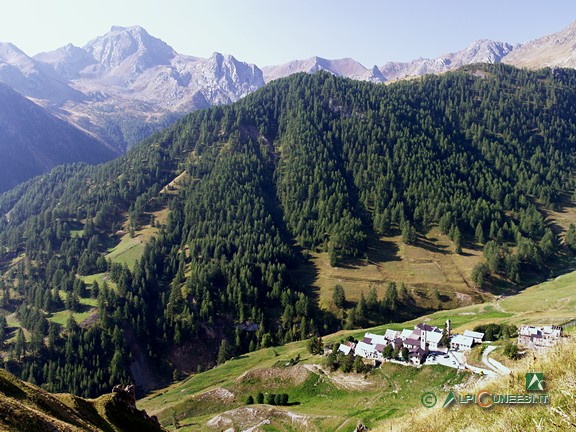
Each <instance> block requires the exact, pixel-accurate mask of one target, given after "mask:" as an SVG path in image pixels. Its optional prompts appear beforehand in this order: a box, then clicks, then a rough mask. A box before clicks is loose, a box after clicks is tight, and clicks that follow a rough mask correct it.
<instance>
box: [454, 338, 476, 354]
mask: <svg viewBox="0 0 576 432" xmlns="http://www.w3.org/2000/svg"><path fill="white" fill-rule="evenodd" d="M473 344H474V339H472V338H471V337H468V336H464V335H455V336H453V337H452V339H450V349H452V350H456V351H466V350H470V349H472V345H473Z"/></svg>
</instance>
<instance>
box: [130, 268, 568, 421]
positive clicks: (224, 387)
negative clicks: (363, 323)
mask: <svg viewBox="0 0 576 432" xmlns="http://www.w3.org/2000/svg"><path fill="white" fill-rule="evenodd" d="M575 286H576V272H573V273H569V274H566V275H563V276H560V277H558V278H556V279H554V280H551V281H548V282H545V283H542V284H540V285H535V286H533V287H530V288H527V289H526V290H524V291H523V292H521V293H519V294H517V295H514V296H510V297H507V298H501V299H499V300H495V301H494V302H492V303H486V304H480V305H473V306H467V307H463V308H458V309H454V310H451V311H440V312H436V313H434V314H431V315H428V316H424V317H421V318H419V319H417V320H413V321H409V322H407V323H403V324H389V325H385V326H380V327H376V328H373V329H370V331H372V332H375V333H378V332H383V331H384V329H385V328H402V327H409V326H412V325H414V324H415V323H417V322H421V321H426V322H429V323H431V324H435V325H442V324H443V323H444V321H445V320H446V319H447V318H450V319H451V320H452V322H453V325H454V329H455V330H456V331H461V330H463V329H472V328H473V327H474V326H476V325H478V324H483V323H488V322H506V323H514V324H524V323H534V324H562V323H564V322H567V321H569V320H571V319H574V317H576V289H575ZM365 331H366V330H355V331H347V332H344V331H343V332H339V333H336V334H333V335H331V336H327V337H325V338H324V341H325V342H330V341H339V340H340V339H343V338H345V337H348V336H349V335H353V336H354V337H356V338H359V337H361V336H362V335H363V334H364V332H365ZM572 347H573V349H574V346H573V345H572ZM298 355H299V356H300V361H299V363H298V364H297V365H295V366H290V365H289V366H287V363H289V361H290V359H295V358H296V357H297V356H298ZM558 355H561V354H558ZM562 355H563V354H562ZM322 361H323V357H320V356H311V355H310V354H308V352H307V351H306V348H305V343H304V342H295V343H292V344H288V345H285V346H282V347H276V348H268V349H265V350H260V351H257V352H253V353H250V354H247V355H243V356H241V357H239V358H236V359H233V360H230V361H228V362H226V363H225V364H223V365H221V366H218V367H217V368H215V369H212V370H209V371H206V372H203V373H200V374H197V375H193V376H191V377H190V378H188V379H187V380H185V381H182V382H180V383H176V384H174V385H172V386H171V387H168V388H166V389H164V390H161V391H158V392H156V393H154V394H151V395H150V396H148V397H146V398H145V399H142V400H141V401H140V402H139V406H140V407H142V408H144V409H146V410H147V411H148V412H149V413H151V414H156V415H158V417H159V419H160V421H161V423H162V424H163V425H165V426H168V427H171V424H172V422H173V420H174V418H176V420H177V421H178V423H179V425H180V426H181V428H180V429H178V430H184V431H193V430H205V429H207V428H208V429H212V430H220V429H226V428H227V427H232V426H234V427H239V428H246V427H249V426H254V425H256V424H260V423H261V422H263V421H265V420H270V422H271V424H270V425H267V426H266V428H265V429H264V430H279V431H284V430H322V431H324V430H339V431H349V430H350V431H351V430H354V428H355V426H356V424H357V422H358V421H361V422H363V423H364V424H366V425H367V426H369V427H371V428H375V427H376V428H377V427H379V425H382V424H385V425H386V427H388V428H390V426H392V427H396V426H397V425H399V424H400V423H404V421H405V419H404V418H403V419H402V420H398V418H399V417H402V416H405V415H406V414H407V413H409V412H410V413H411V414H410V418H411V419H412V418H414V416H416V415H417V414H415V413H419V411H418V409H419V408H420V407H421V405H420V397H421V395H422V394H423V393H424V392H426V391H436V392H439V391H440V392H442V394H443V395H444V394H445V393H446V394H447V392H448V389H449V388H451V387H452V386H453V385H455V384H457V383H462V384H467V385H470V386H473V385H475V383H476V381H477V380H478V377H472V376H470V375H468V374H461V375H458V374H457V373H456V372H455V371H454V370H452V369H446V368H443V367H440V366H438V367H423V368H421V369H414V368H411V367H405V366H400V365H394V364H385V365H384V367H383V368H382V369H379V370H375V371H373V372H372V373H370V374H368V375H366V376H364V375H357V374H354V373H351V374H343V373H341V372H335V373H327V372H326V371H324V370H321V368H320V367H319V366H320V363H322ZM538 361H540V360H538ZM562 364H563V365H565V366H566V370H565V371H564V372H563V373H566V374H569V373H572V374H574V373H575V371H576V367H575V365H574V363H570V362H569V361H566V362H565V363H562ZM549 366H550V367H552V365H549ZM534 367H540V363H538V364H536V365H535V366H534ZM547 367H548V366H547ZM570 368H572V369H571V370H570ZM544 371H545V372H546V373H549V372H548V369H544ZM518 374H520V375H522V372H518V373H516V375H515V381H514V383H515V384H514V385H521V384H522V383H519V381H518V379H519V378H518V376H520V375H518ZM551 376H554V374H551ZM562 379H563V378H562ZM559 380H560V378H559ZM566 382H568V381H566ZM573 383H576V381H573ZM494 385H497V384H494ZM502 385H504V384H502ZM511 385H512V384H511ZM559 388H561V387H559ZM258 391H262V392H263V393H265V392H267V391H268V392H273V393H274V392H278V393H288V394H289V396H290V399H289V401H290V402H291V403H292V405H291V406H287V407H273V406H269V405H257V404H256V405H249V406H247V405H245V404H244V401H245V399H246V397H247V396H248V395H252V396H253V397H255V396H256V393H257V392H258ZM555 391H556V390H555ZM572 394H573V388H572ZM554 406H555V405H552V406H551V407H550V409H552V407H554ZM413 410H416V411H413ZM521 412H524V413H525V412H527V410H525V409H522V411H521ZM441 414H442V413H440V414H438V415H440V416H441ZM418 415H419V414H418ZM518 415H519V414H518ZM262 424H263V423H262ZM425 424H426V423H425V421H424V423H422V425H425ZM487 424H488V423H487ZM209 426H211V427H209ZM534 426H535V425H534ZM384 430H386V429H384ZM406 430H409V429H406ZM422 430H424V429H422ZM438 430H441V429H438ZM454 430H458V429H454ZM470 430H476V429H470ZM559 430H562V429H559Z"/></svg>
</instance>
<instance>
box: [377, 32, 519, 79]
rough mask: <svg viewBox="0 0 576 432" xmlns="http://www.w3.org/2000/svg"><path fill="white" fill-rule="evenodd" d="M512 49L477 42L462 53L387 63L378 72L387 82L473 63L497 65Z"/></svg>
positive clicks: (488, 41) (501, 43)
mask: <svg viewBox="0 0 576 432" xmlns="http://www.w3.org/2000/svg"><path fill="white" fill-rule="evenodd" d="M513 50H514V47H513V46H512V45H510V44H508V43H505V42H494V41H491V40H478V41H476V42H474V43H472V44H470V45H469V46H468V47H466V48H465V49H463V50H462V51H458V52H456V53H451V54H445V55H442V56H440V57H436V58H434V59H424V58H420V59H417V60H412V61H410V62H388V63H386V64H384V65H383V66H382V67H381V68H380V71H381V72H382V75H383V76H384V77H386V79H388V80H395V79H400V78H406V77H412V76H421V75H427V74H431V73H443V72H448V71H451V70H455V69H458V68H460V67H462V66H465V65H469V64H473V63H499V62H500V61H501V60H502V59H503V58H504V57H505V56H506V55H508V54H509V53H511V52H512V51H513Z"/></svg>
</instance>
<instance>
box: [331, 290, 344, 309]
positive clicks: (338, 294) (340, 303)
mask: <svg viewBox="0 0 576 432" xmlns="http://www.w3.org/2000/svg"><path fill="white" fill-rule="evenodd" d="M332 301H333V302H334V304H335V305H336V307H337V308H338V309H342V308H344V305H345V304H346V294H345V293H344V287H342V285H340V284H336V285H335V286H334V291H333V292H332Z"/></svg>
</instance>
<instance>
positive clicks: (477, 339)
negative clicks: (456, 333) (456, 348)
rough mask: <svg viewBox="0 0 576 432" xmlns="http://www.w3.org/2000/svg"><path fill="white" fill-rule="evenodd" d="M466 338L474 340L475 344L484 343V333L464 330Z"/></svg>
mask: <svg viewBox="0 0 576 432" xmlns="http://www.w3.org/2000/svg"><path fill="white" fill-rule="evenodd" d="M464 336H466V337H469V338H472V339H473V340H474V343H482V340H483V339H484V333H480V332H475V331H472V330H464Z"/></svg>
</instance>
